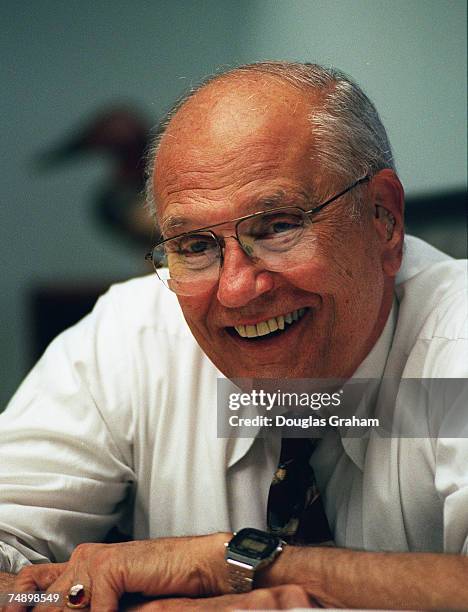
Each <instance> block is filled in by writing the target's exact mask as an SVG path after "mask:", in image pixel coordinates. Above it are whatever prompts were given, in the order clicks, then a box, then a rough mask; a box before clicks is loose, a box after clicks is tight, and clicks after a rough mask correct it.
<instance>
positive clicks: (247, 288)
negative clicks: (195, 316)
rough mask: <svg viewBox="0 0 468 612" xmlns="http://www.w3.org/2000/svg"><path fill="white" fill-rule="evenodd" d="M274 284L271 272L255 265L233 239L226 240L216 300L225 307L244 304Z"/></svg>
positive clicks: (238, 306)
mask: <svg viewBox="0 0 468 612" xmlns="http://www.w3.org/2000/svg"><path fill="white" fill-rule="evenodd" d="M273 286H274V279H273V276H272V273H271V272H268V271H267V270H265V269H262V268H261V267H259V266H258V265H256V264H255V263H254V262H253V261H252V260H251V259H250V258H249V257H248V256H247V255H246V254H245V253H244V251H243V250H242V248H241V246H240V245H239V243H238V242H237V240H236V239H235V238H234V240H229V241H226V243H225V248H224V259H223V265H222V267H221V269H220V272H219V283H218V293H217V297H218V300H219V301H220V302H221V304H222V305H223V306H226V308H240V307H241V306H245V305H246V304H248V303H249V302H251V301H252V300H254V299H255V298H257V297H259V296H260V295H262V294H263V293H267V292H268V291H270V290H271V289H273Z"/></svg>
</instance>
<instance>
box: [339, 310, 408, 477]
mask: <svg viewBox="0 0 468 612" xmlns="http://www.w3.org/2000/svg"><path fill="white" fill-rule="evenodd" d="M397 319H398V304H397V301H396V299H395V298H394V299H393V304H392V309H391V311H390V314H389V316H388V319H387V322H386V324H385V327H384V329H383V331H382V333H381V334H380V337H379V339H378V340H377V342H376V343H375V344H374V346H373V348H372V350H371V351H370V353H369V354H368V355H367V357H366V358H365V359H364V361H363V362H362V363H361V365H360V366H359V367H358V369H357V370H356V372H355V373H354V374H353V376H352V378H351V381H353V380H359V379H370V380H376V381H377V380H380V379H381V378H382V377H383V375H384V372H385V366H386V363H387V358H388V354H389V353H390V348H391V346H392V341H393V334H394V332H395V327H396V322H397ZM370 388H371V389H372V390H371V393H370V394H367V393H366V394H365V395H364V397H363V398H362V400H361V401H360V402H359V404H358V406H356V409H355V410H354V411H353V412H354V414H355V415H356V416H358V417H360V418H361V417H367V416H370V414H369V413H370V411H372V410H373V408H374V406H375V400H376V399H377V394H378V385H370ZM368 441H369V438H368V437H367V436H362V437H361V438H346V437H345V438H341V443H342V445H343V448H344V450H345V452H346V454H347V455H348V457H349V458H350V459H351V460H352V461H353V462H354V463H355V464H356V465H357V467H358V468H359V469H360V470H364V460H365V455H366V450H367V444H368Z"/></svg>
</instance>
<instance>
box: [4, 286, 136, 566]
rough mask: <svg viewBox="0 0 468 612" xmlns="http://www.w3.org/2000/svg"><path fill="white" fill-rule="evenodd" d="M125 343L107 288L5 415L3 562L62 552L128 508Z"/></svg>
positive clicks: (60, 557) (98, 536) (97, 533)
mask: <svg viewBox="0 0 468 612" xmlns="http://www.w3.org/2000/svg"><path fill="white" fill-rule="evenodd" d="M128 352H129V351H128V347H127V346H126V343H125V335H124V333H123V332H122V330H119V322H118V317H117V316H116V312H115V309H114V307H113V305H112V293H111V294H107V295H106V296H104V297H103V298H101V299H100V300H99V301H98V304H97V306H96V307H95V309H94V311H93V312H92V313H91V314H90V315H88V316H87V317H86V318H85V319H83V320H82V321H81V322H80V323H79V324H77V325H76V326H75V327H73V328H71V329H70V330H68V331H66V332H64V333H63V334H61V335H60V336H59V337H58V338H57V339H56V340H55V341H54V342H53V343H52V344H51V345H50V347H49V348H48V349H47V351H46V352H45V354H44V355H43V357H42V358H41V360H40V361H39V362H38V364H37V365H36V366H35V368H34V369H33V370H32V371H31V373H30V374H29V375H28V377H27V378H26V380H25V381H24V382H23V384H22V385H21V387H20V388H19V390H18V391H17V393H16V395H15V396H14V397H13V399H12V401H11V402H10V405H9V406H8V407H7V409H6V410H5V411H4V412H3V413H2V414H1V415H0V540H1V541H2V542H3V543H4V544H6V545H7V546H6V547H5V546H4V547H3V551H0V557H1V558H2V559H3V564H7V563H10V564H12V567H15V568H16V567H17V566H18V563H22V562H23V560H25V559H27V560H30V561H33V562H38V561H39V562H40V561H46V560H49V561H53V562H60V561H64V560H66V559H68V557H69V556H70V554H71V552H72V550H73V549H74V547H75V546H76V545H77V544H79V543H80V542H92V541H102V540H103V539H104V537H105V535H106V534H107V532H108V531H109V530H110V529H111V528H112V527H113V526H114V525H116V524H117V523H119V521H121V520H122V518H123V517H124V516H125V514H126V513H127V512H128V511H129V506H130V504H131V498H132V489H133V483H134V481H135V478H134V472H133V469H132V445H131V438H132V410H131V406H132V397H131V392H130V391H129V389H131V386H132V381H131V378H130V377H131V373H130V370H131V368H129V367H128V364H127V354H128ZM9 547H13V548H14V549H15V550H16V551H18V554H19V555H20V556H21V557H22V558H20V557H18V556H13V557H12V556H11V548H9Z"/></svg>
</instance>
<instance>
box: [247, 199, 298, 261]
mask: <svg viewBox="0 0 468 612" xmlns="http://www.w3.org/2000/svg"><path fill="white" fill-rule="evenodd" d="M303 231H304V219H303V217H302V216H301V215H300V214H299V213H295V212H294V211H292V212H291V211H287V210H285V211H275V212H272V213H266V214H264V215H261V216H258V217H255V218H253V219H250V220H249V223H246V224H245V225H244V226H242V242H243V245H244V250H245V249H246V248H247V247H250V249H251V250H252V252H256V254H257V256H262V255H261V252H262V251H279V252H281V251H287V250H288V249H290V248H292V247H293V246H294V245H295V244H296V243H297V242H298V241H299V239H300V237H301V236H302V233H303ZM246 245H247V247H246Z"/></svg>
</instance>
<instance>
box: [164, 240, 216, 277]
mask: <svg viewBox="0 0 468 612" xmlns="http://www.w3.org/2000/svg"><path fill="white" fill-rule="evenodd" d="M166 251H167V258H168V263H169V267H172V268H175V267H177V269H180V268H181V266H182V267H184V268H186V269H189V268H190V269H192V270H195V269H196V270H201V269H204V268H207V267H208V266H210V265H211V264H212V263H213V262H214V261H215V260H216V259H217V258H218V256H219V250H218V244H217V242H216V240H215V239H214V238H213V236H211V235H210V234H189V235H187V236H181V237H180V238H174V239H173V240H168V242H167V243H166Z"/></svg>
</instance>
